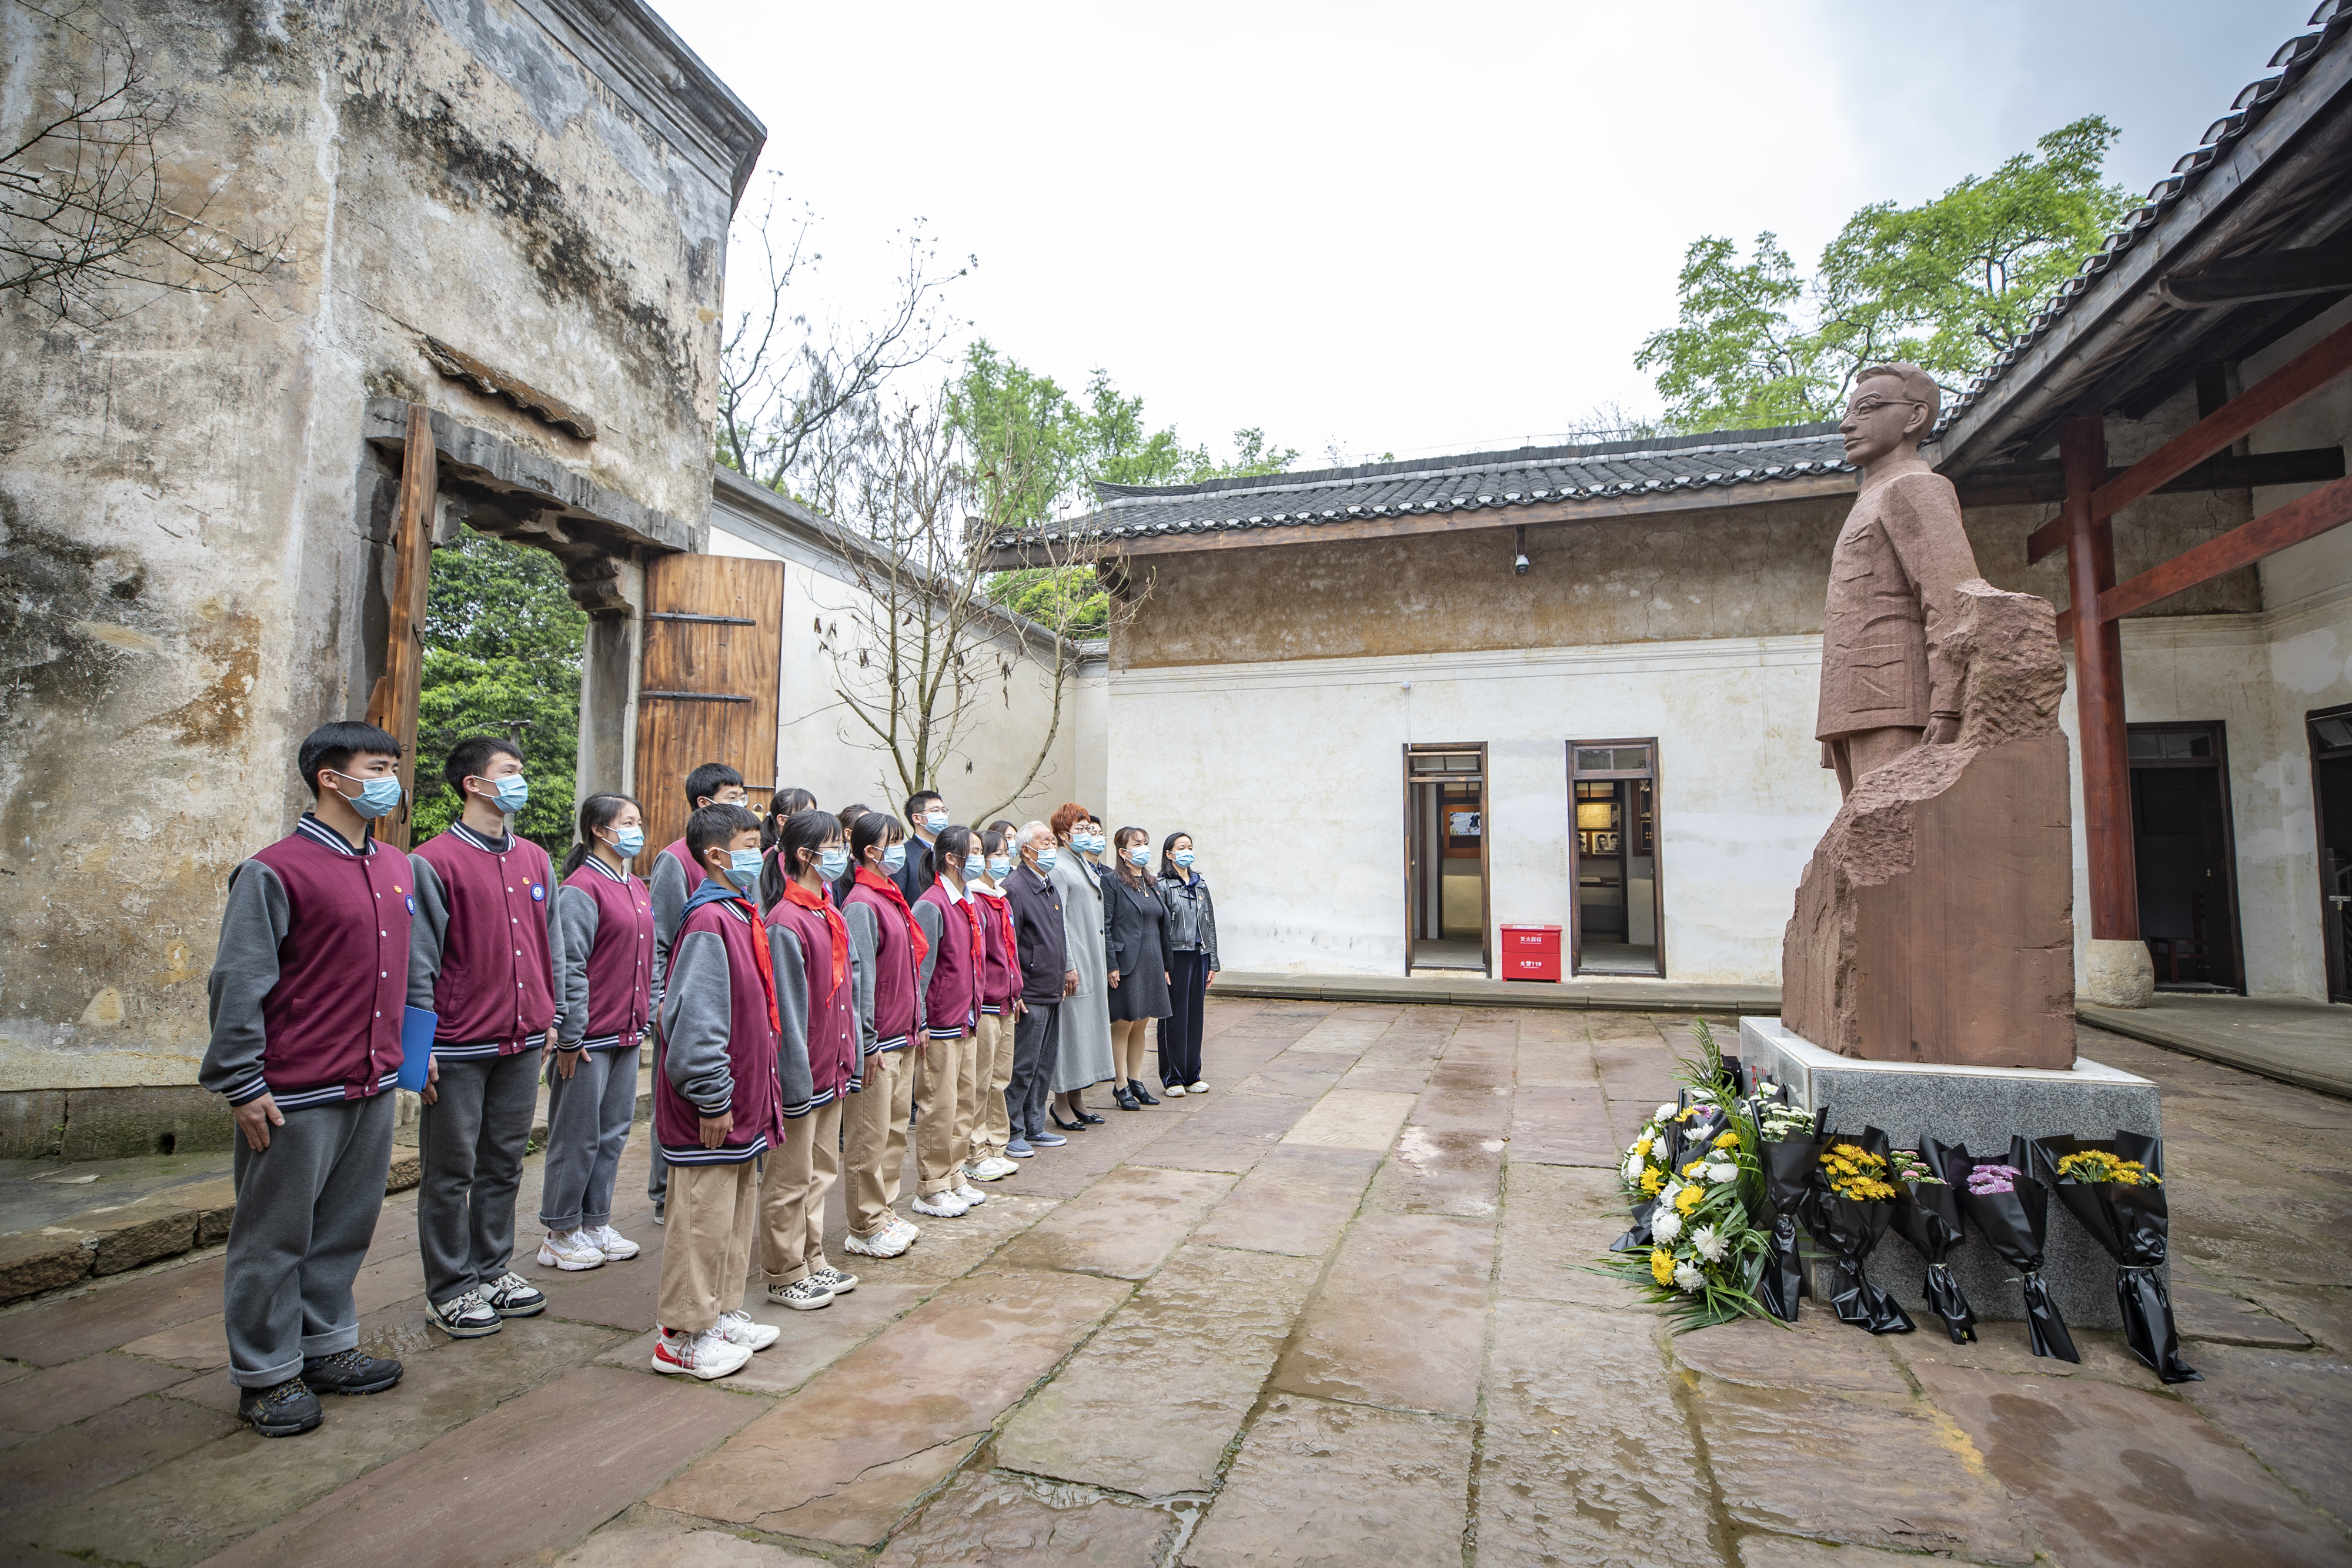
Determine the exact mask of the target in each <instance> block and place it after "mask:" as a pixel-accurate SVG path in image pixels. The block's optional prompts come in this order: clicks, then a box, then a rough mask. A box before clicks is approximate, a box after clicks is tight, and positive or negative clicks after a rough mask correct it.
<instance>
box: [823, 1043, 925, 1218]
mask: <svg viewBox="0 0 2352 1568" xmlns="http://www.w3.org/2000/svg"><path fill="white" fill-rule="evenodd" d="M914 1054H915V1048H914V1047H913V1046H911V1045H909V1046H905V1047H902V1048H900V1049H899V1050H897V1051H877V1052H876V1053H875V1054H873V1055H872V1056H869V1057H867V1058H866V1086H865V1087H864V1088H863V1089H861V1090H859V1091H858V1092H856V1093H855V1094H852V1095H851V1096H850V1097H849V1103H848V1105H847V1106H846V1107H845V1109H844V1110H843V1112H842V1113H841V1119H842V1120H841V1124H842V1134H843V1148H842V1164H843V1166H845V1174H846V1178H847V1180H848V1182H849V1190H848V1192H847V1193H846V1194H845V1195H844V1196H845V1200H846V1207H847V1208H848V1210H849V1228H850V1229H851V1230H853V1231H855V1232H856V1233H857V1234H858V1235H860V1236H871V1235H873V1234H874V1233H875V1232H876V1231H877V1230H879V1229H881V1228H883V1227H884V1226H885V1225H887V1224H888V1223H890V1208H891V1206H892V1205H893V1204H895V1203H897V1202H898V1182H899V1178H900V1177H902V1176H905V1175H906V1171H907V1118H908V1115H909V1114H910V1113H912V1111H913V1109H914V1103H915V1064H914V1062H913V1061H910V1060H909V1059H910V1058H911V1057H913V1055H914Z"/></svg>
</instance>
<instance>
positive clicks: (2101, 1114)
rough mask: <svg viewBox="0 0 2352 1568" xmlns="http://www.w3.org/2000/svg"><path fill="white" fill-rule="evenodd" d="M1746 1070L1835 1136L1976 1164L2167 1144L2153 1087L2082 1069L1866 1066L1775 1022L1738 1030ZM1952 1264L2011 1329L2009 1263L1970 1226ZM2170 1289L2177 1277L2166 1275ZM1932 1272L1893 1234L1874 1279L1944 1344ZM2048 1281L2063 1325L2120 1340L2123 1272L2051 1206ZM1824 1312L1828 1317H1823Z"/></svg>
mask: <svg viewBox="0 0 2352 1568" xmlns="http://www.w3.org/2000/svg"><path fill="white" fill-rule="evenodd" d="M1739 1060H1740V1064H1741V1066H1743V1067H1745V1068H1748V1069H1751V1070H1754V1071H1759V1072H1761V1073H1763V1074H1764V1075H1765V1076H1767V1077H1769V1078H1771V1079H1772V1080H1774V1081H1775V1082H1780V1083H1785V1084H1787V1085H1788V1086H1789V1098H1790V1102H1791V1103H1794V1104H1795V1105H1797V1106H1798V1107H1799V1108H1800V1109H1802V1110H1806V1111H1818V1110H1821V1109H1822V1108H1823V1107H1827V1108H1828V1111H1829V1121H1828V1124H1827V1125H1828V1126H1829V1128H1830V1130H1831V1131H1832V1132H1846V1133H1859V1132H1861V1131H1862V1129H1863V1128H1864V1127H1865V1126H1874V1127H1878V1128H1881V1129H1883V1130H1884V1131H1885V1134H1886V1135H1887V1136H1888V1137H1889V1138H1891V1139H1893V1140H1894V1142H1895V1145H1896V1146H1897V1147H1900V1148H1916V1147H1917V1146H1918V1144H1919V1140H1920V1139H1921V1138H1922V1137H1934V1138H1940V1139H1942V1140H1943V1141H1944V1142H1945V1143H1947V1144H1964V1145H1967V1146H1968V1150H1969V1154H1971V1155H1976V1156H1978V1157H1979V1158H1984V1157H1988V1156H1990V1157H1991V1158H1994V1159H2006V1158H2007V1157H2008V1155H2009V1140H2010V1136H2011V1134H2023V1135H2024V1136H2025V1137H2026V1138H2028V1139H2033V1138H2050V1137H2070V1136H2071V1137H2081V1138H2107V1137H2113V1136H2114V1135H2115V1134H2116V1132H2117V1131H2123V1132H2131V1133H2147V1134H2159V1135H2160V1134H2162V1133H2163V1131H2164V1125H2163V1115H2162V1109H2161V1107H2160V1106H2159V1104H2158V1098H2157V1088H2156V1085H2155V1084H2153V1083H2151V1082H2148V1081H2147V1079H2145V1078H2136V1077H2134V1076H2133V1075H2132V1074H2130V1073H2128V1072H2119V1071H2116V1069H2114V1068H2112V1067H2105V1066H2102V1065H2101V1064H2099V1063H2098V1062H2095V1061H2084V1060H2082V1059H2081V1058H2079V1057H2078V1058H2076V1060H2075V1062H2074V1066H2073V1067H2071V1068H2067V1069H2063V1070H2056V1069H2044V1068H2030V1067H1959V1066H1937V1065H1929V1064H1922V1063H1917V1062H1909V1061H1864V1060H1862V1059H1860V1058H1856V1057H1849V1056H1839V1055H1837V1054H1835V1053H1834V1052H1832V1051H1823V1050H1822V1048H1821V1047H1819V1046H1817V1045H1814V1044H1812V1043H1811V1042H1810V1041H1808V1040H1803V1039H1801V1038H1800V1037H1798V1036H1796V1035H1794V1034H1791V1033H1790V1032H1789V1031H1788V1030H1786V1029H1783V1028H1782V1027H1781V1024H1780V1019H1776V1018H1743V1019H1740V1020H1739ZM1967 1229H1968V1239H1967V1240H1966V1241H1964V1242H1963V1243H1961V1246H1960V1249H1959V1250H1958V1252H1957V1253H1956V1254H1954V1256H1953V1257H1952V1258H1951V1260H1950V1262H1951V1265H1952V1272H1953V1274H1954V1275H1955V1276H1956V1277H1957V1278H1958V1281H1959V1282H1960V1289H1961V1290H1962V1291H1964V1292H1966V1294H1967V1296H1968V1298H1969V1306H1971V1307H1973V1308H1975V1309H1976V1314H1977V1316H1978V1317H1979V1318H1982V1319H1986V1320H1989V1321H1991V1320H2000V1321H2010V1322H2014V1321H2016V1320H2017V1319H2020V1318H2021V1317H2023V1316H2024V1315H2025V1314H2024V1301H2023V1298H2022V1297H2021V1296H2020V1294H2019V1293H2018V1287H2017V1284H2016V1283H2015V1281H2016V1280H2017V1271H2016V1270H2013V1269H2011V1267H2010V1266H2009V1265H2008V1264H2006V1263H2004V1262H2002V1261H2001V1260H2000V1256H1999V1255H1998V1254H1996V1253H1995V1252H1994V1251H1993V1249H1991V1248H1990V1247H1988V1246H1987V1245H1986V1244H1985V1242H1984V1239H1983V1238H1981V1237H1980V1236H1979V1235H1978V1234H1977V1232H1976V1229H1975V1228H1974V1227H1973V1226H1969V1227H1968V1228H1967ZM2164 1272H2165V1274H2166V1277H2167V1280H2168V1281H2169V1277H2170V1274H2171V1270H2170V1267H2169V1265H2168V1266H2167V1267H2166V1269H2165V1270H2164ZM1926 1274H1927V1268H1926V1260H1924V1259H1922V1258H1921V1257H1920V1256H1919V1254H1918V1253H1917V1252H1916V1251H1914V1250H1912V1248H1911V1245H1910V1243H1908V1242H1906V1241H1905V1240H1904V1239H1902V1238H1901V1237H1899V1236H1897V1235H1895V1233H1894V1232H1893V1231H1891V1230H1890V1231H1888V1232H1887V1234H1886V1238H1885V1240H1883V1241H1881V1242H1880V1243H1879V1244H1878V1247H1877V1249H1876V1250H1875V1251H1874V1252H1873V1253H1872V1254H1871V1255H1870V1277H1871V1279H1872V1280H1873V1281H1875V1282H1877V1283H1878V1284H1879V1285H1880V1286H1882V1287H1884V1288H1885V1289H1886V1290H1887V1291H1892V1292H1893V1293H1894V1295H1895V1299H1896V1300H1898V1301H1901V1302H1902V1303H1903V1305H1904V1306H1905V1307H1906V1309H1908V1310H1909V1311H1910V1312H1911V1315H1912V1317H1913V1318H1914V1319H1916V1321H1917V1322H1918V1324H1919V1332H1920V1333H1942V1332H1943V1330H1942V1328H1941V1327H1940V1326H1939V1325H1938V1323H1937V1320H1936V1319H1935V1318H1934V1317H1933V1316H1932V1315H1931V1314H1928V1313H1927V1302H1926V1299H1925V1298H1924V1297H1923V1296H1922V1295H1921V1293H1920V1290H1919V1287H1920V1283H1921V1281H1923V1279H1924V1278H1925V1277H1926ZM2042 1278H2043V1279H2044V1280H2046V1281H2049V1285H2050V1294H2051V1298H2052V1299H2053V1301H2056V1302H2057V1304H2058V1311H2059V1313H2060V1315H2061V1316H2063V1317H2064V1318H2065V1320H2066V1321H2067V1322H2069V1323H2070V1324H2073V1325H2074V1326H2075V1327H2077V1328H2119V1327H2121V1326H2122V1323H2123V1319H2122V1316H2121V1314H2120V1313H2119V1312H2117V1311H2116V1265H2115V1261H2114V1260H2112V1259H2110V1258H2109V1257H2108V1256H2107V1255H2106V1253H2105V1251H2103V1250H2101V1249H2100V1247H2099V1244H2098V1243H2097V1242H2096V1241H2095V1240H2093V1239H2091V1235H2090V1232H2088V1231H2086V1230H2084V1228H2082V1226H2081V1225H2080V1224H2078V1223H2077V1222H2076V1221H2075V1219H2074V1216H2073V1215H2072V1214H2070V1213H2068V1212H2067V1210H2066V1207H2065V1205H2064V1204H2063V1203H2061V1202H2060V1201H2059V1200H2058V1196H2057V1194H2055V1193H2053V1194H2051V1197H2050V1228H2049V1234H2048V1238H2047V1241H2046V1249H2045V1250H2044V1251H2043V1253H2042ZM1821 1310H1824V1311H1825V1310H1827V1309H1826V1308H1823V1309H1821Z"/></svg>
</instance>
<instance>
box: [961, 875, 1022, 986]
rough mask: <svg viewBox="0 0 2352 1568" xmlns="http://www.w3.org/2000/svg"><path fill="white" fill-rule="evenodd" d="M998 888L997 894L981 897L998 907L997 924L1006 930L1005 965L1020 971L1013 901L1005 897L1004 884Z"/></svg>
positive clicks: (1000, 884)
mask: <svg viewBox="0 0 2352 1568" xmlns="http://www.w3.org/2000/svg"><path fill="white" fill-rule="evenodd" d="M1014 869H1015V870H1018V869H1019V868H1018V867H1015V868H1014ZM1011 874H1012V873H1009V872H1008V873H1006V876H1007V878H1008V879H1009V878H1010V876H1011ZM997 887H998V891H997V892H996V893H994V894H980V895H979V896H981V897H983V898H986V899H987V900H988V902H989V903H991V904H994V905H995V906H996V923H997V924H998V925H1001V926H1003V928H1004V962H1005V965H1006V967H1009V968H1013V969H1018V968H1019V967H1021V958H1020V952H1021V949H1020V946H1019V938H1018V937H1017V936H1015V935H1014V934H1013V900H1012V899H1010V898H1008V897H1006V896H1005V894H1004V892H1003V883H998V884H997ZM965 891H967V892H969V891H970V889H966V890H965Z"/></svg>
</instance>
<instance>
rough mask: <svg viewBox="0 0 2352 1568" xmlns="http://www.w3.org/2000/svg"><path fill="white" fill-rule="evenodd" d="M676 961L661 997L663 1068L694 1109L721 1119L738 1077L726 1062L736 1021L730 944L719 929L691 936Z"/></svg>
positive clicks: (673, 963) (678, 946)
mask: <svg viewBox="0 0 2352 1568" xmlns="http://www.w3.org/2000/svg"><path fill="white" fill-rule="evenodd" d="M672 957H673V959H674V961H673V962H672V963H671V965H670V971H669V987H668V988H667V990H666V991H664V992H663V993H662V1012H661V1019H662V1040H663V1042H664V1049H663V1051H662V1058H661V1061H662V1070H663V1071H666V1072H667V1073H668V1074H669V1082H670V1087H671V1088H673V1089H675V1090H677V1092H679V1093H680V1094H683V1095H685V1096H686V1097H687V1099H688V1100H689V1101H692V1102H693V1103H694V1108H695V1109H696V1110H698V1111H699V1112H701V1113H703V1114H704V1115H706V1116H717V1115H721V1114H724V1113H725V1112H726V1110H727V1108H728V1106H729V1105H730V1104H731V1103H733V1102H734V1099H735V1073H734V1071H733V1069H732V1068H731V1067H730V1065H729V1063H728V1060H727V1040H728V1036H729V1034H730V1030H731V1027H732V1021H733V1019H734V997H733V994H732V992H731V990H730V986H729V980H728V974H727V944H726V943H725V942H724V941H722V940H721V939H720V938H719V934H718V933H717V932H715V931H695V932H690V933H688V935H687V936H686V939H685V940H684V941H682V942H680V943H679V944H678V945H677V952H676V953H675V954H673V955H672Z"/></svg>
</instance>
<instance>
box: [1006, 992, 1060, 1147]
mask: <svg viewBox="0 0 2352 1568" xmlns="http://www.w3.org/2000/svg"><path fill="white" fill-rule="evenodd" d="M1026 1005H1027V1007H1028V1009H1029V1010H1028V1011H1026V1012H1024V1013H1023V1014H1022V1015H1021V1016H1020V1018H1019V1019H1015V1020H1014V1022H1013V1082H1011V1083H1010V1084H1008V1085H1006V1086H1005V1090H1004V1118H1005V1120H1006V1121H1007V1122H1009V1123H1011V1124H1012V1129H1013V1136H1014V1137H1016V1138H1024V1139H1025V1138H1028V1137H1030V1136H1032V1135H1033V1134H1038V1133H1042V1132H1044V1131H1045V1096H1046V1095H1047V1094H1048V1093H1049V1092H1052V1090H1053V1087H1054V1068H1055V1064H1056V1063H1057V1062H1058V1061H1060V1060H1061V1055H1062V1004H1061V1003H1059V1002H1030V1003H1027V1004H1026Z"/></svg>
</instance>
